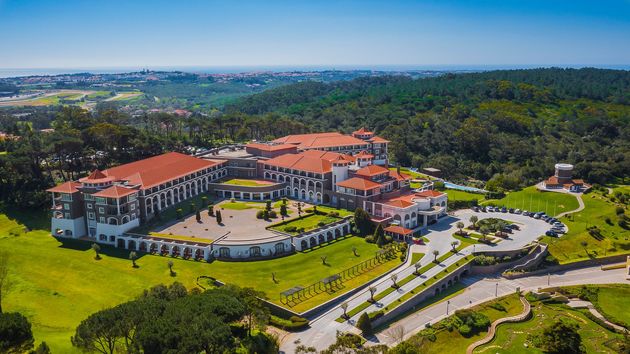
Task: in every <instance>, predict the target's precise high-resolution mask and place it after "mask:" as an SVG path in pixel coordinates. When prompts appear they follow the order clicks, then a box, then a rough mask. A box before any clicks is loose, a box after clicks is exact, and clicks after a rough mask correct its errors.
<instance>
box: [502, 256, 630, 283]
mask: <svg viewBox="0 0 630 354" xmlns="http://www.w3.org/2000/svg"><path fill="white" fill-rule="evenodd" d="M629 255H630V253H626V254H619V255H616V256H609V257H602V258H594V259H587V260H583V261H579V262H573V263H568V264H560V265H557V266H551V267H545V268H543V269H539V270H536V271H533V272H523V273H510V274H504V275H503V276H504V277H505V278H508V279H517V278H523V277H529V276H532V275H539V274H546V273H556V272H561V271H565V270H572V269H577V268H584V267H592V266H598V265H604V264H611V263H621V262H625V261H626V258H627V257H628V256H629Z"/></svg>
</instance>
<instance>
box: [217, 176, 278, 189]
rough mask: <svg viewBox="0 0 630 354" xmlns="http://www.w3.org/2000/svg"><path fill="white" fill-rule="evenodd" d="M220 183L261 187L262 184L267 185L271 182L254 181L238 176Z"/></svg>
mask: <svg viewBox="0 0 630 354" xmlns="http://www.w3.org/2000/svg"><path fill="white" fill-rule="evenodd" d="M221 183H223V184H230V185H234V186H249V187H263V186H268V185H270V184H271V183H265V182H261V181H256V180H252V179H239V178H232V179H229V180H226V181H223V182H221Z"/></svg>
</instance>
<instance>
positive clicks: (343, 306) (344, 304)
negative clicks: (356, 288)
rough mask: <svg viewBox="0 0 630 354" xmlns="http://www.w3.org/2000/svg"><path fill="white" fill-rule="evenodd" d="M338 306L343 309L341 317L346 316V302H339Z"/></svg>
mask: <svg viewBox="0 0 630 354" xmlns="http://www.w3.org/2000/svg"><path fill="white" fill-rule="evenodd" d="M340 307H341V309H342V310H343V318H348V314H347V313H346V311H347V310H348V303H347V302H345V301H344V302H342V303H341V305H340Z"/></svg>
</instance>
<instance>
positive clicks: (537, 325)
mask: <svg viewBox="0 0 630 354" xmlns="http://www.w3.org/2000/svg"><path fill="white" fill-rule="evenodd" d="M532 311H533V316H532V318H531V319H530V320H528V321H525V322H521V323H505V324H502V325H501V326H499V328H498V329H497V334H496V336H495V338H494V340H493V341H492V342H490V343H488V344H486V345H484V346H481V347H479V348H477V349H476V350H475V353H500V354H503V353H505V354H519V353H523V354H525V353H542V351H541V350H540V349H537V348H533V347H532V345H531V343H529V341H528V340H527V336H528V335H530V334H536V333H538V332H539V331H540V330H541V329H542V328H543V327H544V326H546V325H548V324H550V323H551V322H552V321H554V320H557V319H566V320H569V321H572V322H577V323H578V324H579V329H578V333H579V334H580V336H581V338H582V344H583V345H584V348H585V350H586V353H616V352H617V351H616V350H614V349H613V348H611V347H608V346H607V345H606V344H608V345H610V344H611V342H613V341H614V340H616V339H617V340H618V339H620V338H621V335H618V334H615V333H613V332H610V331H609V330H607V329H605V328H603V327H601V326H599V325H598V324H597V323H595V322H593V321H591V320H590V319H589V318H588V317H586V316H585V315H584V314H583V312H582V311H581V310H574V309H571V308H570V307H568V306H565V305H558V304H543V303H541V302H536V303H534V304H532Z"/></svg>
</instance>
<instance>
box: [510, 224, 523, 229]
mask: <svg viewBox="0 0 630 354" xmlns="http://www.w3.org/2000/svg"><path fill="white" fill-rule="evenodd" d="M508 227H509V228H510V229H512V230H520V229H521V228H520V227H519V226H518V225H516V224H510V225H508Z"/></svg>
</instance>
